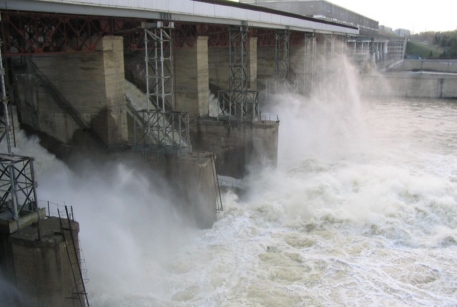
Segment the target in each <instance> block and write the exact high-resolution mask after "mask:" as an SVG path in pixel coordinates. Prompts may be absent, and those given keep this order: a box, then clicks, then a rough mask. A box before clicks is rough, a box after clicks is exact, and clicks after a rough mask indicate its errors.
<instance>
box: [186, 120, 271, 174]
mask: <svg viewBox="0 0 457 307" xmlns="http://www.w3.org/2000/svg"><path fill="white" fill-rule="evenodd" d="M278 128H279V123H277V122H272V121H267V122H259V123H255V124H253V123H249V122H245V123H243V124H241V125H240V127H238V124H237V123H236V122H229V123H227V122H222V121H203V120H202V121H200V122H199V125H198V128H197V129H198V131H196V132H195V134H196V137H195V140H196V141H195V145H194V146H195V147H196V148H197V149H199V150H207V151H211V152H213V153H215V154H216V156H217V159H216V168H217V173H218V174H221V175H226V176H231V177H235V178H241V177H243V176H244V175H246V173H247V171H248V167H249V166H265V165H276V163H277V150H278Z"/></svg>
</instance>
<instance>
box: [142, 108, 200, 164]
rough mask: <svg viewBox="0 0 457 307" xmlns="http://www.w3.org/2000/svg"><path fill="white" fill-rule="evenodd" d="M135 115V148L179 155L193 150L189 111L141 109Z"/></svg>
mask: <svg viewBox="0 0 457 307" xmlns="http://www.w3.org/2000/svg"><path fill="white" fill-rule="evenodd" d="M135 117H136V118H135V120H134V149H135V150H139V151H142V152H154V151H156V152H160V153H167V154H178V155H179V154H181V153H186V152H191V151H192V148H191V145H190V133H189V113H187V112H162V111H160V110H153V111H151V110H141V111H137V112H135Z"/></svg>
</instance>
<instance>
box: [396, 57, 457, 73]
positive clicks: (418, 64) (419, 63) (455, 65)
mask: <svg viewBox="0 0 457 307" xmlns="http://www.w3.org/2000/svg"><path fill="white" fill-rule="evenodd" d="M414 70H424V71H436V72H449V73H457V60H410V59H405V60H403V61H402V62H401V64H400V65H397V66H395V67H393V68H392V69H390V71H414Z"/></svg>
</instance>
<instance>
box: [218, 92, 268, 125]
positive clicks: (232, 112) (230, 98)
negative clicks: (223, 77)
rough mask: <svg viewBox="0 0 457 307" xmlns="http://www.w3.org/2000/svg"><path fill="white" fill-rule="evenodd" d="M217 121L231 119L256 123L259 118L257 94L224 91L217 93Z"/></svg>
mask: <svg viewBox="0 0 457 307" xmlns="http://www.w3.org/2000/svg"><path fill="white" fill-rule="evenodd" d="M218 104H219V109H218V115H217V119H218V120H219V119H228V120H230V119H231V118H232V117H234V118H236V119H238V120H240V121H244V120H251V121H252V122H256V121H257V120H258V118H259V113H260V108H259V92H257V91H224V90H221V91H219V92H218Z"/></svg>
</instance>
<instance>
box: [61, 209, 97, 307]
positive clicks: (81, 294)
mask: <svg viewBox="0 0 457 307" xmlns="http://www.w3.org/2000/svg"><path fill="white" fill-rule="evenodd" d="M57 213H58V215H59V222H60V229H61V230H62V235H63V239H64V243H65V250H66V252H67V256H68V261H69V263H70V268H71V273H72V277H73V281H74V286H75V291H74V292H73V293H72V296H70V297H67V298H68V299H75V300H79V302H80V304H81V307H89V306H90V305H89V299H88V297H87V292H86V286H85V283H87V282H88V279H87V278H84V276H83V275H85V274H86V273H87V269H86V268H85V267H84V268H83V264H84V259H82V258H81V255H80V253H81V250H80V249H78V248H77V247H76V240H75V237H74V234H73V230H74V229H73V228H72V226H71V223H72V222H74V219H73V207H71V215H70V214H69V212H68V207H67V206H65V214H66V217H67V218H66V221H67V222H68V226H67V227H65V226H64V219H62V217H61V215H60V210H59V209H57ZM67 232H68V233H67ZM68 237H69V239H68ZM69 245H71V246H69ZM72 253H73V258H72Z"/></svg>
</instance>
